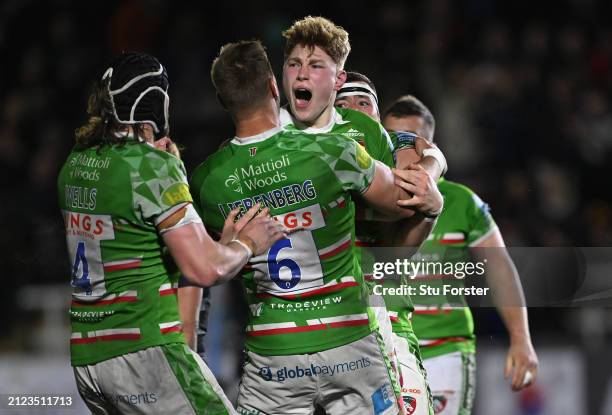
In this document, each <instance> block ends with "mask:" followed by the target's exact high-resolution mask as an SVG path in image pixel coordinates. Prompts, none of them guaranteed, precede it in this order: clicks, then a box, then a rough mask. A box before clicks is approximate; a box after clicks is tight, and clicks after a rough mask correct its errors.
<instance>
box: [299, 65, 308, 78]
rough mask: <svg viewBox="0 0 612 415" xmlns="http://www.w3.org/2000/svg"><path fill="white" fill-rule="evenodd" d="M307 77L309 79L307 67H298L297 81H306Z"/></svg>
mask: <svg viewBox="0 0 612 415" xmlns="http://www.w3.org/2000/svg"><path fill="white" fill-rule="evenodd" d="M308 77H309V70H308V65H302V66H300V69H299V70H298V73H297V79H299V80H300V81H301V80H304V79H308Z"/></svg>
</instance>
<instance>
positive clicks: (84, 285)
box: [58, 142, 191, 366]
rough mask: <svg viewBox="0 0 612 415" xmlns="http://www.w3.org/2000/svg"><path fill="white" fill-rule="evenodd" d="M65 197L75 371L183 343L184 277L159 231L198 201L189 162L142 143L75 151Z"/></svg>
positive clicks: (66, 171) (67, 168)
mask: <svg viewBox="0 0 612 415" xmlns="http://www.w3.org/2000/svg"><path fill="white" fill-rule="evenodd" d="M58 192H59V204H60V207H61V209H62V212H63V214H64V222H65V226H66V240H67V246H68V253H69V256H70V257H69V261H70V269H71V275H72V286H73V287H74V290H73V298H72V305H71V308H70V315H71V326H72V336H71V341H70V343H71V346H70V349H71V360H72V364H73V365H75V366H81V365H89V364H94V363H97V362H100V361H103V360H107V359H110V358H113V357H116V356H120V355H123V354H126V353H130V352H134V351H137V350H141V349H144V348H147V347H150V346H155V345H161V344H166V343H174V342H183V341H184V340H183V335H182V333H181V325H180V318H179V315H178V305H177V299H176V283H177V279H178V275H177V273H176V267H175V266H174V264H173V263H172V261H171V260H170V259H169V255H168V254H167V253H166V248H165V247H164V245H163V242H162V239H161V238H160V236H159V235H158V233H157V229H156V223H158V221H159V220H160V219H163V217H165V216H167V215H168V214H169V213H171V212H173V211H174V210H176V209H177V208H179V207H181V206H184V205H185V204H187V203H189V202H191V196H190V194H189V187H188V185H187V180H186V174H185V168H184V166H183V163H182V162H181V161H180V160H178V159H177V158H175V157H174V156H171V155H170V154H168V153H165V152H162V151H159V150H156V149H154V148H153V147H151V146H149V145H146V144H143V143H135V142H129V143H127V144H125V145H120V146H119V145H115V146H103V147H101V148H99V149H95V148H89V149H85V150H73V151H72V152H71V153H70V155H69V156H68V159H67V160H66V162H65V163H64V166H63V167H62V169H61V171H60V174H59V178H58ZM171 274H172V275H171Z"/></svg>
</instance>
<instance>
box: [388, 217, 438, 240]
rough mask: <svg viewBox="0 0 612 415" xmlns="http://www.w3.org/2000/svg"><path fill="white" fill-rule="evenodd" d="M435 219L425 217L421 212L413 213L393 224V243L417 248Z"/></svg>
mask: <svg viewBox="0 0 612 415" xmlns="http://www.w3.org/2000/svg"><path fill="white" fill-rule="evenodd" d="M435 224H436V221H435V220H432V219H427V218H426V217H425V216H423V215H421V214H417V215H414V216H412V217H410V218H407V219H402V220H401V221H399V222H397V223H396V224H394V227H393V245H394V246H405V247H412V248H419V247H420V246H421V245H422V244H423V242H425V240H426V239H427V237H428V236H429V235H430V234H431V231H432V230H433V228H434V226H435Z"/></svg>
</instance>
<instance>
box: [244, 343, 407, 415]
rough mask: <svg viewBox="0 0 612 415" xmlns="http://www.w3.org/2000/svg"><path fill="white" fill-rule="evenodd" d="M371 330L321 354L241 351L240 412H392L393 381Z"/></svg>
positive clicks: (279, 414) (396, 409) (254, 414)
mask: <svg viewBox="0 0 612 415" xmlns="http://www.w3.org/2000/svg"><path fill="white" fill-rule="evenodd" d="M383 350H384V346H383V345H382V339H381V336H380V334H379V333H378V332H376V331H374V332H373V333H371V334H369V335H368V336H366V337H364V338H362V339H359V340H357V341H354V342H352V343H349V344H346V345H344V346H340V347H336V348H333V349H329V350H325V351H322V352H317V353H311V354H301V355H289V356H262V355H259V354H257V353H253V352H247V359H246V360H247V361H246V363H245V365H244V373H243V375H242V380H241V384H240V392H239V395H238V412H239V413H241V414H243V415H247V414H248V415H264V414H265V415H292V414H300V415H302V414H304V415H306V414H308V415H309V414H312V413H313V411H314V405H315V404H318V405H319V406H321V407H323V408H324V409H325V412H326V413H327V414H328V415H341V414H342V415H345V414H351V415H397V414H398V413H399V411H400V409H399V408H400V407H399V399H400V397H399V396H397V395H396V393H395V391H396V390H397V391H399V384H398V383H397V379H396V378H395V376H394V375H393V372H392V371H391V369H390V364H389V360H388V358H387V357H386V355H385V353H384V351H383Z"/></svg>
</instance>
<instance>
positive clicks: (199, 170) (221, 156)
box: [191, 143, 233, 182]
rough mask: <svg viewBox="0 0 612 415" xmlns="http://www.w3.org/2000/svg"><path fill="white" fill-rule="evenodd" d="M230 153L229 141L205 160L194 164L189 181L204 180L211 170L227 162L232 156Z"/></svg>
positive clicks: (231, 150)
mask: <svg viewBox="0 0 612 415" xmlns="http://www.w3.org/2000/svg"><path fill="white" fill-rule="evenodd" d="M232 153H233V149H232V145H231V143H228V144H227V145H224V146H222V147H221V148H219V149H218V150H217V151H215V152H214V153H212V154H211V155H209V156H208V157H206V160H204V161H203V162H201V163H200V164H198V165H197V166H196V168H195V169H194V170H193V173H192V175H191V181H192V182H196V181H198V180H200V181H201V180H204V179H205V177H206V176H208V174H209V173H210V172H211V171H212V170H215V169H218V168H220V167H222V166H223V165H224V164H226V163H228V162H229V161H230V160H231V158H232Z"/></svg>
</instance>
